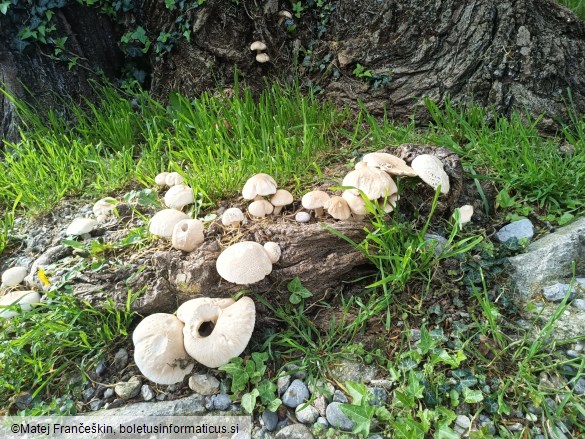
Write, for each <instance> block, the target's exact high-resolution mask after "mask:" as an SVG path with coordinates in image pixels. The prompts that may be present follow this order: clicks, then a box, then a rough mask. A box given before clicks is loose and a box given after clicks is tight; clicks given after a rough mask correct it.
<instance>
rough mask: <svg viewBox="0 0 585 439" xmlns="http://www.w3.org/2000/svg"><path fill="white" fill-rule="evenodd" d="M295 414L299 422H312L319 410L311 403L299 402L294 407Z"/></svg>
mask: <svg viewBox="0 0 585 439" xmlns="http://www.w3.org/2000/svg"><path fill="white" fill-rule="evenodd" d="M295 416H296V417H297V420H298V421H299V422H300V423H301V424H314V423H315V422H316V421H317V419H318V418H319V411H318V410H317V409H316V408H315V407H313V406H312V405H307V404H301V405H299V406H298V407H297V408H296V410H295Z"/></svg>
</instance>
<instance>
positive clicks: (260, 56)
mask: <svg viewBox="0 0 585 439" xmlns="http://www.w3.org/2000/svg"><path fill="white" fill-rule="evenodd" d="M266 49H267V47H266V44H264V43H263V42H262V41H254V42H253V43H252V44H251V45H250V50H255V51H256V61H258V62H259V63H265V62H268V61H270V57H269V56H268V55H267V54H265V53H262V52H263V51H264V50H266Z"/></svg>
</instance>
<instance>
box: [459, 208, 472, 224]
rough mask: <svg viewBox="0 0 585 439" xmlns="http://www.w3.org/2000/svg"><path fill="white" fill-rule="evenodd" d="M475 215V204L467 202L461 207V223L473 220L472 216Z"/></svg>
mask: <svg viewBox="0 0 585 439" xmlns="http://www.w3.org/2000/svg"><path fill="white" fill-rule="evenodd" d="M472 216H473V206H471V205H470V204H465V205H464V206H461V207H460V208H459V224H460V225H461V226H463V224H467V223H468V222H470V221H471V217H472Z"/></svg>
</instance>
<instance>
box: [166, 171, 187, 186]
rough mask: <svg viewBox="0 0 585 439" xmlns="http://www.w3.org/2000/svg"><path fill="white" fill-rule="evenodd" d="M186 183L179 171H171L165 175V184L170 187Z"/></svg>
mask: <svg viewBox="0 0 585 439" xmlns="http://www.w3.org/2000/svg"><path fill="white" fill-rule="evenodd" d="M183 183H185V179H184V178H183V176H182V175H181V174H179V173H178V172H169V173H168V174H167V176H166V177H165V184H166V185H167V186H169V187H171V186H176V185H178V184H183Z"/></svg>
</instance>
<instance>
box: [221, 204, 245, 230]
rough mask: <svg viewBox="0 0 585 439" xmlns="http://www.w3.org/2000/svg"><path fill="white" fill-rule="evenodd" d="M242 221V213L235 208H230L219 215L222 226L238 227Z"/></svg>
mask: <svg viewBox="0 0 585 439" xmlns="http://www.w3.org/2000/svg"><path fill="white" fill-rule="evenodd" d="M242 221H244V212H242V211H241V210H240V209H238V208H237V207H230V208H229V209H226V211H225V212H224V213H223V214H222V215H221V223H222V224H223V225H224V226H236V227H237V226H239V225H240V223H241V222H242Z"/></svg>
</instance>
